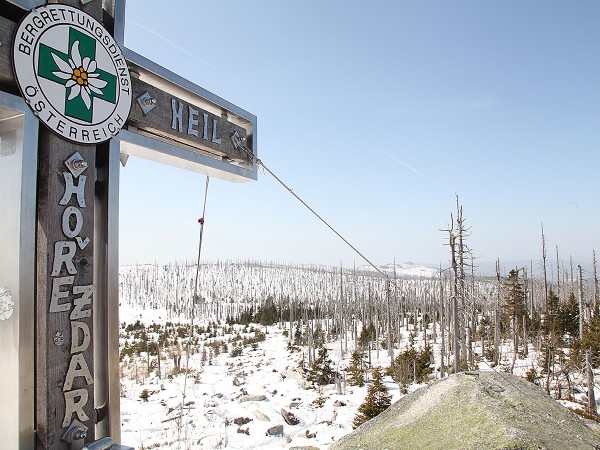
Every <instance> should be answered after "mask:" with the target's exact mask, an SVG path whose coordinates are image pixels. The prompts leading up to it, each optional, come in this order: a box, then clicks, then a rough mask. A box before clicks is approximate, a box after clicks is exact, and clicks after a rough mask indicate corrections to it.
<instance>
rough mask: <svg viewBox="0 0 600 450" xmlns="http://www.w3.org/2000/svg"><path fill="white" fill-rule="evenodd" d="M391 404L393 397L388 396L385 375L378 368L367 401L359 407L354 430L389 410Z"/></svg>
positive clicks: (375, 370) (368, 391) (353, 423)
mask: <svg viewBox="0 0 600 450" xmlns="http://www.w3.org/2000/svg"><path fill="white" fill-rule="evenodd" d="M391 403H392V396H391V395H390V394H388V390H387V388H386V387H385V385H384V384H383V374H382V373H381V370H379V368H376V369H374V370H373V375H372V379H371V383H370V384H369V387H368V388H367V396H366V397H365V401H364V402H363V403H362V404H361V405H360V406H359V407H358V414H357V415H356V417H355V418H354V421H353V422H352V428H358V427H359V426H361V425H362V424H363V423H365V422H367V421H369V420H371V419H372V418H373V417H377V416H378V415H379V414H381V413H382V412H383V411H385V410H386V409H388V408H389V407H390V405H391Z"/></svg>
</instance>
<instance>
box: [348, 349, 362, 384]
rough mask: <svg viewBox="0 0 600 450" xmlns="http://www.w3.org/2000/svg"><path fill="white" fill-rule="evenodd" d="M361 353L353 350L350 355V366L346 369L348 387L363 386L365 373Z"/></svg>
mask: <svg viewBox="0 0 600 450" xmlns="http://www.w3.org/2000/svg"><path fill="white" fill-rule="evenodd" d="M363 358H364V355H363V353H361V352H359V351H358V350H355V351H354V352H353V353H352V359H351V360H350V366H349V367H348V384H349V385H350V386H363V385H364V384H365V373H364V372H363Z"/></svg>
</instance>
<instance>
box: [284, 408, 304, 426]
mask: <svg viewBox="0 0 600 450" xmlns="http://www.w3.org/2000/svg"><path fill="white" fill-rule="evenodd" d="M281 417H283V420H285V422H286V423H287V424H288V425H298V424H299V423H300V420H299V419H298V418H297V417H296V416H295V415H294V414H292V413H291V412H289V411H286V410H285V409H283V408H281Z"/></svg>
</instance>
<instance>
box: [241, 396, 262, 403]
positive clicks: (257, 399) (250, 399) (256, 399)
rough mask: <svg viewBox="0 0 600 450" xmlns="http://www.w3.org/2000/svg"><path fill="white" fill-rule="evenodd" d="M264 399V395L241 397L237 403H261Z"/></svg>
mask: <svg viewBox="0 0 600 450" xmlns="http://www.w3.org/2000/svg"><path fill="white" fill-rule="evenodd" d="M266 399H267V396H266V395H242V396H241V397H240V398H238V402H240V403H242V402H262V401H263V400H266Z"/></svg>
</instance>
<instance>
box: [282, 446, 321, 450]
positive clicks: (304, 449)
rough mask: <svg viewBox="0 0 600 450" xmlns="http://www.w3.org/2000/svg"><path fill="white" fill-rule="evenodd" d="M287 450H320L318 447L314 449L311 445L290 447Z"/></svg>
mask: <svg viewBox="0 0 600 450" xmlns="http://www.w3.org/2000/svg"><path fill="white" fill-rule="evenodd" d="M289 450H320V449H319V447H315V446H313V445H295V446H294V447H290V449H289Z"/></svg>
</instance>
